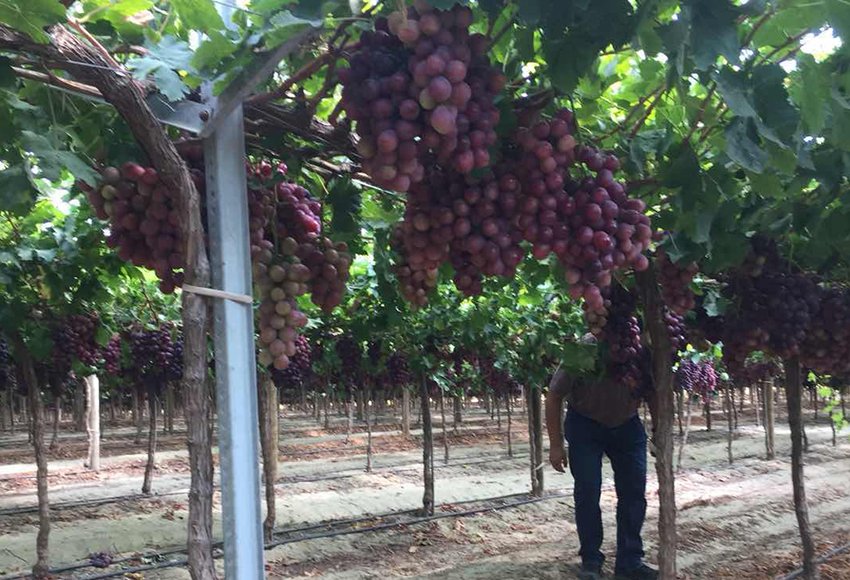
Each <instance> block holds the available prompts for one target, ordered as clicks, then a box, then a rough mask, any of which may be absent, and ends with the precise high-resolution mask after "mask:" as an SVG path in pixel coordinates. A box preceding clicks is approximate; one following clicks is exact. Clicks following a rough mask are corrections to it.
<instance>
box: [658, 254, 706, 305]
mask: <svg viewBox="0 0 850 580" xmlns="http://www.w3.org/2000/svg"><path fill="white" fill-rule="evenodd" d="M655 263H656V265H657V267H658V283H659V284H660V285H661V298H662V299H663V300H664V303H665V304H666V305H667V308H668V309H670V310H671V311H672V312H673V313H675V314H677V315H679V316H684V315H685V314H686V313H687V312H688V311H690V310H692V309H693V308H694V305H695V297H694V293H693V291H692V290H691V281H692V280H693V279H694V276H696V274H697V272H698V271H699V267H698V266H697V265H696V264H695V263H690V264H687V265H685V266H682V265H680V264H678V263H676V262H673V261H672V260H671V259H670V257H669V256H668V254H667V252H665V251H664V250H663V249H662V248H659V249H658V251H657V252H656V254H655Z"/></svg>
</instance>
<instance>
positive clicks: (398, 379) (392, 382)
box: [385, 351, 413, 388]
mask: <svg viewBox="0 0 850 580" xmlns="http://www.w3.org/2000/svg"><path fill="white" fill-rule="evenodd" d="M385 375H386V383H387V385H388V386H390V387H393V388H394V387H399V386H405V385H409V384H411V382H412V380H413V375H412V374H411V372H410V365H409V363H408V359H407V355H405V354H404V353H402V352H399V351H394V352H392V353H391V354H390V355H389V356H388V357H387V364H386V372H385Z"/></svg>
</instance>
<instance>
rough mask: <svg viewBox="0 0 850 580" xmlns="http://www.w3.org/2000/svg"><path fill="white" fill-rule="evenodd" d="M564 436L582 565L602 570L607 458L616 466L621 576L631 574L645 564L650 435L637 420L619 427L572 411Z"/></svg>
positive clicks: (618, 555)
mask: <svg viewBox="0 0 850 580" xmlns="http://www.w3.org/2000/svg"><path fill="white" fill-rule="evenodd" d="M564 435H565V437H566V440H567V443H568V444H569V461H570V472H571V473H572V474H573V480H574V482H575V488H574V490H573V498H574V500H575V512H576V528H577V529H578V538H579V543H580V544H581V550H580V551H579V555H580V556H581V559H582V563H584V564H591V563H597V564H600V565H601V564H602V563H603V562H604V560H605V556H604V555H603V554H602V552H601V550H600V548H601V546H602V512H601V511H600V509H599V496H600V493H601V489H602V454H603V453H604V454H605V455H607V456H608V458H609V459H610V460H611V466H612V467H613V468H614V485H615V487H616V490H617V562H616V567H615V569H616V571H618V572H624V571H630V570H633V569H635V568H637V567H638V566H640V564H641V562H642V561H643V555H644V553H643V541H642V540H641V537H640V532H641V528H642V527H643V520H644V517H645V516H646V495H645V493H646V431H644V428H643V423H641V420H640V418H639V417H638V416H637V415H635V416H634V417H632V418H631V419H630V420H628V421H627V422H626V423H624V424H623V425H620V426H619V427H614V428H610V427H606V426H604V425H602V424H601V423H597V422H596V421H594V420H592V419H589V418H587V417H585V416H584V415H579V414H578V413H576V412H575V411H572V410H570V411H568V412H567V417H566V419H565V420H564Z"/></svg>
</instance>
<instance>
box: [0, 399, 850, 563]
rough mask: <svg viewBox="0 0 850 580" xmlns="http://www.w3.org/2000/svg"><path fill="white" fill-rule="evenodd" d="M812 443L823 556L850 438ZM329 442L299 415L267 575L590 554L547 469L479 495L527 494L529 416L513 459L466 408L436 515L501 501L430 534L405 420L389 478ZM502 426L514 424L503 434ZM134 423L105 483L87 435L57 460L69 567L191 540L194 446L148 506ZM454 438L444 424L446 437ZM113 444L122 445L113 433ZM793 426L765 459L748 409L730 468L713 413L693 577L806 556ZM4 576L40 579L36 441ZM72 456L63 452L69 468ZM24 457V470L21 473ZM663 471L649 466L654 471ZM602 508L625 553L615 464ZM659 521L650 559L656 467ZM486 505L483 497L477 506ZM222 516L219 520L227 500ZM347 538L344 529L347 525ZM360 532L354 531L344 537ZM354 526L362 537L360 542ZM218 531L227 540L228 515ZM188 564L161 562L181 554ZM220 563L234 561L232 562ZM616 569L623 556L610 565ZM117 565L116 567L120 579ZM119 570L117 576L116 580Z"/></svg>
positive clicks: (57, 527)
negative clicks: (29, 574)
mask: <svg viewBox="0 0 850 580" xmlns="http://www.w3.org/2000/svg"><path fill="white" fill-rule="evenodd" d="M807 417H808V427H807V432H808V437H809V443H810V449H809V452H808V454H807V455H806V458H805V460H806V485H807V491H808V495H809V502H810V514H811V519H812V523H813V528H814V533H815V536H816V538H817V541H818V550H819V551H820V552H825V551H827V550H829V549H830V548H833V547H835V546H840V545H844V544H846V543H848V542H850V437H848V433H846V432H845V433H841V434H839V436H838V441H837V443H838V444H837V446H835V447H833V446H832V433H831V430H830V428H829V426H828V424H827V423H825V422H823V421H821V422H819V423H817V424H814V423H813V421H812V420H811V413H810V412H809V413H808V415H807ZM331 419H332V421H331V423H332V425H331V429H329V430H327V431H325V430H324V429H321V428H320V427H319V426H317V423H316V422H315V421H314V420H313V419H312V418H308V417H304V416H295V417H285V418H284V419H283V431H282V437H281V460H282V461H281V464H280V472H279V479H278V484H277V486H276V489H277V495H278V501H277V522H278V526H280V528H281V533H280V534H279V535H278V538H279V539H281V540H293V539H298V541H290V542H289V543H284V544H282V545H280V546H277V547H275V548H272V549H269V550H268V551H267V552H266V561H267V570H268V576H269V577H270V578H328V579H354V578H378V577H410V578H457V579H465V580H466V579H479V578H480V579H503V578H504V579H519V578H523V579H525V578H541V579H542V578H571V577H573V576H574V566H575V562H576V561H577V551H578V544H577V538H576V534H575V527H574V525H573V523H572V498H571V489H572V480H571V478H570V477H569V476H563V475H559V474H556V473H555V472H553V471H551V470H548V469H547V472H546V487H547V490H549V492H550V493H552V496H551V497H549V498H548V499H545V500H544V501H539V502H535V503H527V504H525V505H521V506H515V507H508V508H506V509H502V508H504V504H505V503H506V502H508V503H510V502H514V501H517V500H521V499H522V498H517V497H506V498H505V499H504V500H503V501H502V502H484V503H482V502H481V501H478V502H475V501H473V500H486V499H487V498H494V497H502V496H513V495H514V494H523V493H526V492H527V491H528V489H529V476H528V471H529V458H528V452H527V442H526V440H527V432H526V431H525V425H524V422H522V420H521V417H517V418H516V419H515V425H514V430H515V431H516V432H515V433H514V441H513V442H514V451H515V456H514V457H513V458H510V457H508V456H507V454H506V446H505V436H504V432H499V431H498V430H497V428H496V425H495V422H492V421H490V420H489V419H488V418H486V417H485V416H483V413H481V412H480V411H476V412H471V413H468V417H467V419H466V421H465V423H464V425H463V426H462V427H461V429H460V430H459V432H458V433H457V434H453V433H452V430H451V428H449V435H450V436H449V441H450V446H451V454H450V460H449V462H448V464H444V463H443V461H442V459H443V455H442V445H441V443H440V441H439V439H438V441H437V442H436V444H435V457H436V465H437V471H436V488H437V489H436V493H437V503H438V504H440V506H439V507H438V510H437V512H438V515H444V516H445V515H451V513H453V512H457V511H462V510H466V509H469V508H470V507H473V508H481V507H482V506H483V507H495V508H497V509H490V510H488V511H485V512H484V513H480V514H478V515H473V516H468V517H444V518H442V519H436V520H432V521H427V522H421V523H412V524H403V525H398V526H396V525H393V527H388V528H387V529H383V530H380V531H365V530H367V528H369V527H370V526H374V525H376V524H377V525H388V522H394V521H397V518H393V517H388V516H385V517H380V516H382V515H385V514H389V513H391V512H398V511H401V510H413V509H416V508H418V507H419V506H420V504H421V496H422V490H421V467H420V463H421V451H420V447H419V441H418V439H417V438H416V435H417V433H418V432H417V431H414V438H412V439H410V440H406V439H404V438H403V437H401V434H400V433H399V432H398V431H397V428H398V425H397V421H395V420H394V419H393V418H391V417H386V418H383V420H382V423H383V424H379V425H378V426H376V427H375V428H374V431H375V434H374V435H375V449H374V451H375V454H374V457H373V466H374V469H373V471H372V472H371V473H365V471H364V466H365V460H366V459H365V455H364V445H365V440H366V438H365V435H364V434H363V433H362V432H356V433H354V434H352V436H351V437H350V438H349V437H347V436H346V434H345V420H344V418H341V417H331ZM502 426H503V428H504V424H503V425H502ZM133 433H134V430H133V429H132V428H131V427H122V428H110V429H107V433H106V439H107V441H110V440H111V441H115V442H116V445H115V446H114V447H112V448H111V449H113V450H114V452H112V451H107V453H106V455H107V457H106V458H105V459H104V469H103V470H102V471H101V473H99V474H92V473H88V472H85V471H84V470H83V469H82V466H81V462H80V460H79V459H67V457H73V453H76V450H77V449H78V448H79V450H80V452H79V454H78V455H77V457H80V456H82V455H83V454H84V447H85V444H84V438H82V437H80V436H79V435H77V434H72V433H64V434H63V438H62V439H61V440H60V441H61V445H62V447H60V449H61V448H65V449H66V450H69V451H66V452H67V453H69V454H70V455H61V454H59V455H57V456H56V459H54V460H53V461H51V466H50V467H51V472H52V473H53V475H52V476H51V481H50V494H51V501H52V502H54V506H55V509H54V511H53V514H52V522H53V526H52V531H51V561H52V562H53V564H54V565H55V566H57V567H60V565H65V566H67V565H71V564H74V563H79V562H81V561H83V560H85V559H86V557H87V556H88V554H89V553H92V552H100V551H107V552H110V553H113V554H116V558H117V557H119V556H121V557H127V558H129V559H128V560H127V561H126V562H124V563H122V565H123V566H126V567H130V566H134V565H140V564H142V565H143V564H146V563H150V562H156V561H157V558H158V556H156V553H157V552H159V553H162V552H165V551H167V550H168V549H169V548H174V547H177V548H179V547H180V546H181V544H183V543H184V541H185V525H186V524H185V518H186V515H187V512H186V500H185V497H186V491H187V488H188V481H189V480H188V467H187V459H186V452H185V451H184V450H182V449H180V447H181V445H182V435H181V434H179V433H178V434H175V435H174V436H172V437H170V438H168V442H169V443H170V444H169V445H166V446H165V447H166V450H165V451H164V452H162V453H160V454H159V455H158V457H159V469H158V470H157V472H156V475H155V480H154V495H153V496H150V497H140V496H139V495H138V491H139V488H140V486H141V479H142V475H143V469H144V461H145V456H144V453H143V447H142V446H136V445H133V442H132V438H133ZM439 434H440V429H439V427H437V428H436V429H435V435H436V436H437V437H439ZM110 438H112V439H110ZM789 448H790V443H789V438H788V429H787V426H786V425H784V423H783V422H782V421H781V420H780V421H779V422H778V423H777V459H775V460H772V461H766V460H764V459H763V455H764V436H763V431H762V430H761V428H759V427H756V426H755V425H754V418H753V417H752V416H742V417H741V423H740V428H739V429H738V430H737V431H736V432H735V440H734V443H733V451H734V455H735V462H734V464H732V465H729V463H728V461H727V459H726V424H725V421H724V420H723V418H722V416H721V415H720V414H719V413H718V414H717V415H715V425H714V430H713V431H711V432H708V431H705V428H704V425H703V423H702V420H701V419H700V418H696V417H695V418H694V423H693V427H692V432H691V435H690V441H689V445H688V448H687V449H686V450H685V454H684V461H683V466H682V469H681V471H680V473H679V475H678V477H677V482H676V493H677V504H678V508H679V520H678V521H679V570H680V576H681V577H682V578H689V579H714V578H730V579H731V578H741V579H762V578H774V577H776V576H777V575H780V574H783V573H787V572H789V571H792V570H793V569H794V568H795V567H796V566H797V565H798V562H799V551H798V549H797V547H796V546H797V544H798V537H797V529H796V519H795V516H794V511H793V504H792V499H791V483H790V461H789V458H788V456H789ZM0 450H2V451H0V538H2V539H0V574H14V573H19V572H23V571H26V570H27V568H28V565H29V563H30V562H31V561H32V560H33V558H34V546H35V532H36V528H35V523H36V515H37V514H36V512H35V511H34V510H33V509H32V507H33V506H34V505H35V503H36V502H35V480H34V478H33V474H34V466H33V464H32V460H31V459H30V458H29V455H28V454H31V452H30V451H29V450H28V447H27V445H26V435H25V434H20V433H18V434H14V435H13V434H9V433H3V434H0ZM63 457H65V458H63ZM13 460H14V462H13ZM650 465H652V461H651V460H650ZM604 469H605V472H604V478H605V479H604V487H603V499H602V504H603V514H604V518H605V528H606V534H607V537H606V542H605V545H604V550H605V551H606V552H607V553H608V554H610V555H611V556H613V552H614V538H615V524H614V510H615V506H616V496H615V493H614V489H613V479H612V473H611V471H610V467H609V466H608V465H607V463H606V465H605V468H604ZM648 500H649V510H648V518H647V523H646V527H645V541H646V551H647V555H648V559H649V560H650V561H651V560H652V559H653V558H654V552H655V547H656V546H655V541H656V534H655V527H656V525H657V519H656V516H657V511H658V504H657V494H656V484H655V478H654V473H652V474H651V476H650V481H649V491H648ZM471 501H472V502H473V503H469V502H471ZM215 507H216V516H217V517H218V516H220V503H219V498H218V497H216V506H215ZM367 516H375V517H373V518H371V519H365V521H362V522H356V523H353V524H351V525H349V526H348V527H347V528H345V529H344V530H343V528H339V527H327V528H326V529H325V528H324V527H321V526H317V525H315V524H318V523H321V522H326V521H330V520H337V521H338V520H342V519H345V518H366V517H367ZM309 525H314V530H313V531H311V532H310V533H316V532H323V530H324V531H325V532H326V533H325V535H326V536H327V537H321V538H314V539H303V537H302V538H300V539H299V538H297V536H296V535H293V534H292V533H288V532H287V531H286V530H287V529H291V528H293V527H299V526H309ZM341 530H342V531H341ZM345 530H347V533H343V532H345ZM352 530H356V531H357V532H358V533H350V532H351V531H352ZM215 533H216V534H217V535H218V536H220V534H221V530H220V522H219V520H218V519H217V520H216V530H215ZM180 556H181V555H180V554H176V555H173V556H168V555H165V556H161V557H159V558H169V557H173V558H179V557H180ZM219 562H220V561H219ZM612 564H613V562H612ZM113 570H114V571H116V572H118V571H119V568H118V567H113V568H112V569H110V570H109V571H113ZM96 573H97V571H96V570H94V569H92V568H81V569H78V570H69V571H67V572H64V573H60V574H57V578H86V577H89V576H92V575H94V574H96ZM116 577H120V575H119V576H116ZM143 577H144V578H161V579H172V578H174V579H177V578H181V579H182V578H188V577H189V576H188V573H187V572H186V571H185V570H184V569H182V568H179V567H176V568H164V569H160V570H149V571H145V572H144V576H143ZM822 577H823V578H827V579H839V578H840V579H844V580H846V579H848V578H850V554H848V553H844V554H843V555H840V556H837V557H835V558H833V559H830V560H829V562H828V563H827V564H825V565H824V566H823V568H822Z"/></svg>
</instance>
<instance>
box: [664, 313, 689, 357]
mask: <svg viewBox="0 0 850 580" xmlns="http://www.w3.org/2000/svg"><path fill="white" fill-rule="evenodd" d="M664 324H665V326H666V327H667V335H668V336H669V337H670V346H671V348H672V350H673V357H674V358H675V357H676V353H678V352H679V351H680V350H682V349H683V348H685V346H686V345H687V344H688V339H687V328H686V326H685V319H684V318H683V317H682V316H680V315H679V314H677V313H676V312H674V311H672V310H669V309H666V308H665V309H664Z"/></svg>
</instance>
